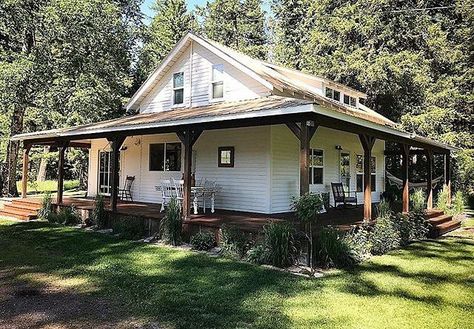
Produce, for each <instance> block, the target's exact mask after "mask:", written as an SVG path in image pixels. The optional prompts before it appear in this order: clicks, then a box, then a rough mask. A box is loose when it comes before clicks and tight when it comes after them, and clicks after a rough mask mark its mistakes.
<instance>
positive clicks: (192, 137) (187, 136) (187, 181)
mask: <svg viewBox="0 0 474 329" xmlns="http://www.w3.org/2000/svg"><path fill="white" fill-rule="evenodd" d="M201 133H202V130H198V129H194V130H193V129H187V130H184V131H180V132H177V133H176V135H177V136H178V138H179V139H180V140H181V143H182V144H183V148H184V150H183V151H184V167H183V173H184V189H183V217H184V219H189V218H190V217H191V169H192V161H193V160H192V157H193V145H194V143H196V141H197V139H198V138H199V136H200V135H201Z"/></svg>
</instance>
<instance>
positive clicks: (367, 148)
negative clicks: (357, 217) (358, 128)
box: [359, 134, 375, 222]
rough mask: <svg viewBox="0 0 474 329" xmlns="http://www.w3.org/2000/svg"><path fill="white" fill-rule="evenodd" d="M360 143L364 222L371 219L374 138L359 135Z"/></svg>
mask: <svg viewBox="0 0 474 329" xmlns="http://www.w3.org/2000/svg"><path fill="white" fill-rule="evenodd" d="M359 139H360V143H361V144H362V148H363V149H364V221H367V222H368V221H370V220H371V219H372V179H371V178H372V173H371V168H370V166H371V162H372V148H373V147H374V144H375V137H373V136H368V135H362V134H361V135H359Z"/></svg>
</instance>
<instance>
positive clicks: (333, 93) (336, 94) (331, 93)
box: [326, 87, 341, 102]
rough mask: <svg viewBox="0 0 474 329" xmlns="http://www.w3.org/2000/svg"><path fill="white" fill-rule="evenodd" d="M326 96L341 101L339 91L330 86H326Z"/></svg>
mask: <svg viewBox="0 0 474 329" xmlns="http://www.w3.org/2000/svg"><path fill="white" fill-rule="evenodd" d="M326 97H327V98H331V99H334V100H335V101H338V102H340V101H341V93H340V92H339V91H337V90H334V89H332V88H328V87H326Z"/></svg>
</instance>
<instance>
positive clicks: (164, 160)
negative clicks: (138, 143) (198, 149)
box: [148, 142, 183, 172]
mask: <svg viewBox="0 0 474 329" xmlns="http://www.w3.org/2000/svg"><path fill="white" fill-rule="evenodd" d="M158 144H162V145H163V170H152V169H151V147H152V145H158ZM168 144H180V146H181V149H180V156H179V170H166V153H167V152H166V146H167V145H168ZM182 157H183V148H182V145H181V143H180V142H157V143H149V144H148V171H149V172H181V169H182V162H183V161H182V160H183V159H182Z"/></svg>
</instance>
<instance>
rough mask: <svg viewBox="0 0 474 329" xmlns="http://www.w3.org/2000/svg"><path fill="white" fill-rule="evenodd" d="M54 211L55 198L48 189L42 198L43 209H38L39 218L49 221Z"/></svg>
mask: <svg viewBox="0 0 474 329" xmlns="http://www.w3.org/2000/svg"><path fill="white" fill-rule="evenodd" d="M52 213H53V200H52V198H51V192H49V191H47V192H45V193H44V195H43V198H42V199H41V209H40V210H38V218H40V219H43V220H48V221H49V220H50V217H51V214H52Z"/></svg>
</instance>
